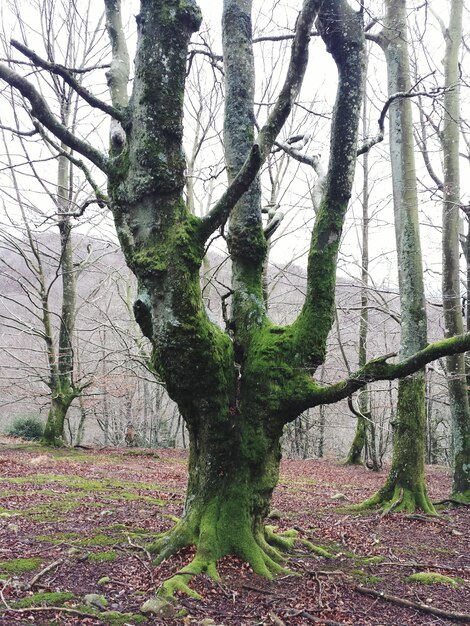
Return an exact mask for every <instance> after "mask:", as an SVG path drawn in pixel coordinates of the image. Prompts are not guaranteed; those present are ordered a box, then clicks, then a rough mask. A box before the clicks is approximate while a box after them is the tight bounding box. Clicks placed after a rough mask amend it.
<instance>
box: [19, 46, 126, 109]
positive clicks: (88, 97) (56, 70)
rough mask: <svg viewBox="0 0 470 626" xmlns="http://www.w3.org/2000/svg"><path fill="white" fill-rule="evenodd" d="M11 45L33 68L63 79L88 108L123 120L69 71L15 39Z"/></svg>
mask: <svg viewBox="0 0 470 626" xmlns="http://www.w3.org/2000/svg"><path fill="white" fill-rule="evenodd" d="M11 45H12V46H13V47H14V48H16V49H17V50H19V51H20V52H22V53H23V54H24V55H25V56H26V57H28V59H31V61H32V63H33V65H34V66H35V67H42V68H43V69H44V70H47V71H49V72H51V73H53V74H57V76H60V77H61V78H63V79H64V81H65V82H66V83H67V84H68V85H69V86H70V87H72V89H73V90H74V91H75V92H76V93H78V95H79V96H80V97H82V98H83V99H84V100H85V101H86V102H88V104H89V105H90V106H92V107H94V108H96V109H100V110H101V111H103V112H104V113H107V114H108V115H110V116H111V117H113V118H114V119H116V120H119V121H122V120H123V118H124V115H123V113H122V111H119V110H118V109H116V108H115V107H112V106H110V105H109V104H106V102H103V101H102V100H100V99H99V98H96V96H94V95H93V94H92V93H90V92H89V91H88V89H85V87H83V86H82V85H81V84H80V83H79V82H78V81H77V79H76V78H74V77H73V76H72V75H71V74H70V72H69V70H67V69H66V68H65V67H64V66H63V65H60V64H58V63H50V62H49V61H46V60H45V59H42V58H41V57H40V56H39V55H38V54H36V53H35V52H33V51H32V50H30V49H29V48H28V47H26V46H25V45H24V44H22V43H20V42H19V41H16V40H15V39H12V40H11Z"/></svg>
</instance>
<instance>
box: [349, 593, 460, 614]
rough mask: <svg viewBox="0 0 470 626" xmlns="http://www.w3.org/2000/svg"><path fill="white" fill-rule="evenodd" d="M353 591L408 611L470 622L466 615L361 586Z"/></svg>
mask: <svg viewBox="0 0 470 626" xmlns="http://www.w3.org/2000/svg"><path fill="white" fill-rule="evenodd" d="M354 591H357V592H358V593H362V594H364V595H368V596H373V597H374V598H380V599H382V600H387V601H388V602H393V603H394V604H398V605H400V606H405V607H407V608H410V609H416V610H417V611H422V612H423V613H430V614H431V615H436V616H438V617H446V618H448V619H454V620H458V621H460V622H470V614H468V613H455V612H453V611H445V610H444V609H439V608H437V607H435V606H430V605H429V604H422V603H421V602H412V601H411V600H405V598H399V597H398V596H391V595H388V594H387V593H384V592H383V591H376V590H375V589H369V588H368V587H362V586H361V585H355V586H354Z"/></svg>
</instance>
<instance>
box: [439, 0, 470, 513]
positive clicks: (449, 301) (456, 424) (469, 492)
mask: <svg viewBox="0 0 470 626" xmlns="http://www.w3.org/2000/svg"><path fill="white" fill-rule="evenodd" d="M462 12H463V1H462V0H454V1H453V2H452V3H451V13H450V20H449V25H448V28H447V29H445V30H444V29H443V32H444V37H445V39H446V55H445V59H444V70H445V84H446V87H447V88H448V90H447V92H446V94H445V96H444V98H445V101H444V126H443V132H442V133H441V135H440V138H441V143H442V156H443V162H444V181H443V182H444V185H443V200H444V202H443V216H442V257H443V259H442V297H443V308H444V320H445V330H446V336H448V337H451V336H452V335H455V334H458V333H462V332H463V322H462V315H461V310H460V250H459V239H460V204H461V197H460V171H459V165H460V163H459V158H460V154H459V138H460V127H459V117H460V97H459V71H460V70H459V49H460V42H461V39H462ZM446 363H447V381H448V388H449V401H450V407H451V413H452V433H453V439H454V477H453V484H452V494H453V496H454V497H455V498H459V499H462V500H467V501H470V405H469V399H468V387H467V380H466V372H465V361H464V356H463V354H459V355H454V356H450V357H448V358H447V361H446Z"/></svg>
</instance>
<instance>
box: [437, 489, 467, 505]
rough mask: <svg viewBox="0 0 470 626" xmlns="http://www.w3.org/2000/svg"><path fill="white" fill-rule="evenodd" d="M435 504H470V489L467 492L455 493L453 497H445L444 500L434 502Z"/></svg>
mask: <svg viewBox="0 0 470 626" xmlns="http://www.w3.org/2000/svg"><path fill="white" fill-rule="evenodd" d="M433 504H434V505H436V506H438V505H439V504H454V505H455V506H470V491H466V492H465V493H456V494H453V495H452V497H451V498H444V500H439V501H438V502H433Z"/></svg>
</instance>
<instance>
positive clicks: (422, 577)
mask: <svg viewBox="0 0 470 626" xmlns="http://www.w3.org/2000/svg"><path fill="white" fill-rule="evenodd" d="M406 580H407V581H408V582H411V583H419V584H421V585H437V584H441V585H451V586H452V587H457V586H458V585H459V584H461V583H462V582H463V580H462V579H461V578H451V577H450V576H444V575H443V574H438V573H437V572H417V573H416V574H411V576H408V577H407V578H406Z"/></svg>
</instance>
